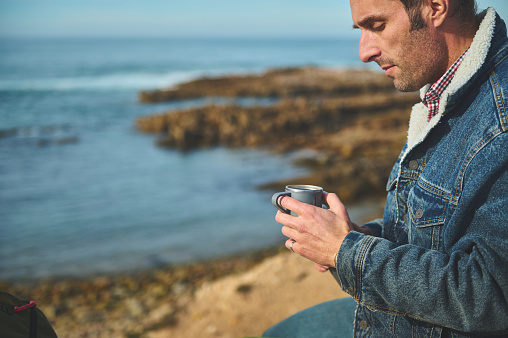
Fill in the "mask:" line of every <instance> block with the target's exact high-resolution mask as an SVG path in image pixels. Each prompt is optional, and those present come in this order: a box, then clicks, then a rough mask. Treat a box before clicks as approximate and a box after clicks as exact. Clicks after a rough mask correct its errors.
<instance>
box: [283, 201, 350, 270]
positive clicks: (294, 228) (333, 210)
mask: <svg viewBox="0 0 508 338" xmlns="http://www.w3.org/2000/svg"><path fill="white" fill-rule="evenodd" d="M323 199H324V201H325V203H326V204H328V206H329V209H323V208H320V207H316V206H313V205H310V204H306V203H302V202H300V201H298V200H296V199H294V198H291V197H287V196H285V197H283V198H282V199H281V200H280V204H281V205H282V206H283V207H284V208H287V209H289V210H292V211H293V212H295V213H296V214H297V215H298V217H295V216H291V215H288V214H285V213H283V212H281V211H279V212H277V215H276V216H275V220H276V221H277V222H278V223H280V224H282V225H283V227H282V233H283V234H284V236H286V237H289V239H288V240H287V241H286V247H287V248H288V249H290V246H291V243H293V241H294V243H293V246H292V250H293V251H294V252H295V253H297V254H299V255H301V256H303V257H305V258H307V259H309V260H311V261H313V262H314V263H316V267H318V269H320V271H326V267H333V266H335V255H336V254H337V252H338V251H339V248H340V246H341V244H342V241H343V240H344V238H345V237H346V235H347V234H348V233H349V232H350V231H351V230H353V229H355V228H357V227H358V226H355V224H353V223H352V222H351V220H350V219H349V215H348V213H347V210H346V207H345V206H344V204H342V202H341V201H340V199H339V197H338V196H337V195H336V194H330V193H326V192H325V193H323ZM319 267H320V268H319Z"/></svg>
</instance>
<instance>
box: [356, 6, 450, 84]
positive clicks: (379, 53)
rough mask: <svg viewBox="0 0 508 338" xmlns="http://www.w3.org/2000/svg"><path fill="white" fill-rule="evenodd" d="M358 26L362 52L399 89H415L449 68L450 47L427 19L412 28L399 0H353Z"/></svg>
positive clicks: (435, 78)
mask: <svg viewBox="0 0 508 338" xmlns="http://www.w3.org/2000/svg"><path fill="white" fill-rule="evenodd" d="M350 5H351V14H352V17H353V23H354V27H355V28H359V29H361V31H362V36H361V38H360V45H359V54H360V59H361V60H362V61H363V62H372V61H375V62H377V63H378V64H379V66H380V67H381V68H382V69H383V70H384V71H385V74H386V75H387V76H389V77H391V78H392V79H393V83H394V85H395V87H396V88H397V89H398V90H400V91H416V90H418V89H420V88H421V87H423V86H424V85H426V84H427V83H434V82H436V81H437V80H438V79H439V78H440V77H441V75H442V74H444V73H445V72H446V69H447V65H448V61H447V57H446V56H447V50H446V47H445V45H444V44H443V43H442V42H441V41H439V38H438V36H437V35H436V34H434V33H435V30H433V29H432V27H431V25H429V23H428V22H427V26H426V27H424V28H422V29H419V30H416V31H412V32H411V31H410V28H411V23H410V21H409V16H408V14H407V12H406V9H405V7H404V5H403V4H402V3H401V2H400V0H350Z"/></svg>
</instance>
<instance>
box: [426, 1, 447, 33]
mask: <svg viewBox="0 0 508 338" xmlns="http://www.w3.org/2000/svg"><path fill="white" fill-rule="evenodd" d="M427 3H428V7H427V10H428V11H429V12H428V15H429V16H428V18H429V19H430V22H431V23H432V25H433V26H434V27H436V28H437V27H440V26H441V25H442V24H443V23H444V21H445V19H446V18H447V17H449V16H450V5H451V4H450V0H427Z"/></svg>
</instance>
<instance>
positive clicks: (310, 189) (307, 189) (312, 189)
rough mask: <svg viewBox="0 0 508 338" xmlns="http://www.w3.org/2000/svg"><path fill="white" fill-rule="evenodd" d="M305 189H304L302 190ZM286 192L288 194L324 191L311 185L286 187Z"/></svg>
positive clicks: (290, 185)
mask: <svg viewBox="0 0 508 338" xmlns="http://www.w3.org/2000/svg"><path fill="white" fill-rule="evenodd" d="M301 187H304V188H301ZM286 191H288V192H316V191H323V188H322V187H320V186H317V185H311V184H289V185H286Z"/></svg>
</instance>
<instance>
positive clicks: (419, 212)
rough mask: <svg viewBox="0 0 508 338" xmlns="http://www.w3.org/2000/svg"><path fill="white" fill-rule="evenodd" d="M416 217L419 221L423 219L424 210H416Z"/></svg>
mask: <svg viewBox="0 0 508 338" xmlns="http://www.w3.org/2000/svg"><path fill="white" fill-rule="evenodd" d="M415 217H416V218H417V219H420V218H422V217H423V210H422V209H418V210H416V212H415Z"/></svg>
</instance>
